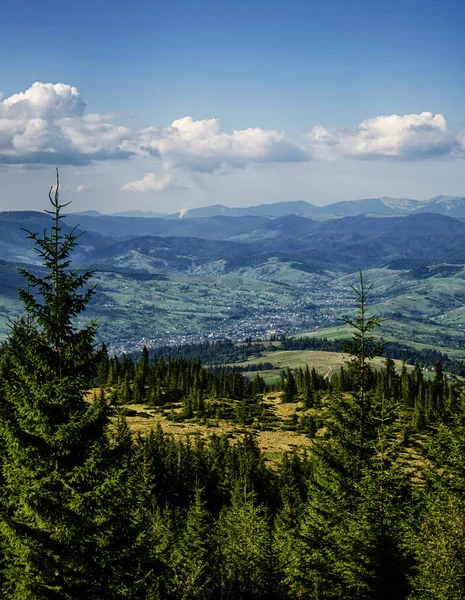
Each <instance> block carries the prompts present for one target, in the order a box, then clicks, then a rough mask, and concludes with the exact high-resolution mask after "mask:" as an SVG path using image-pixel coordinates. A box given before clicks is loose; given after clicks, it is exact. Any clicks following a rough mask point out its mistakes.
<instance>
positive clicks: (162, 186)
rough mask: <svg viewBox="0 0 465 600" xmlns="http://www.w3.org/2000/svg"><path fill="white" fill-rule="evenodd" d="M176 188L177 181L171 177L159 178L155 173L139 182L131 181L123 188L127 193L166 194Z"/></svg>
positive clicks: (146, 175)
mask: <svg viewBox="0 0 465 600" xmlns="http://www.w3.org/2000/svg"><path fill="white" fill-rule="evenodd" d="M174 186H175V180H174V178H173V177H171V175H163V177H157V176H156V175H155V174H154V173H146V174H145V175H144V177H142V179H139V180H138V181H130V182H129V183H126V185H123V187H122V188H121V189H122V190H124V191H126V192H164V191H166V190H168V189H170V188H173V187H174Z"/></svg>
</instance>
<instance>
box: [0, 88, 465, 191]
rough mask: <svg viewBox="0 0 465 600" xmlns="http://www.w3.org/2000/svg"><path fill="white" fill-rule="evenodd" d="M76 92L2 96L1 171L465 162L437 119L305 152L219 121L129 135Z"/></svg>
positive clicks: (341, 136)
mask: <svg viewBox="0 0 465 600" xmlns="http://www.w3.org/2000/svg"><path fill="white" fill-rule="evenodd" d="M85 110H86V105H85V103H84V101H83V99H82V97H81V95H80V93H79V91H78V89H77V88H75V87H73V86H70V85H68V84H65V83H40V82H36V83H34V84H33V85H32V86H31V87H30V88H29V89H27V90H26V91H24V92H20V93H18V94H14V95H12V96H10V97H8V98H3V97H2V96H0V164H2V163H3V164H19V165H25V166H27V165H29V166H30V167H31V166H34V165H41V164H53V165H63V164H69V165H88V164H91V163H93V162H96V161H104V160H110V159H129V158H133V157H142V158H154V157H155V158H157V159H158V160H159V161H160V164H161V166H162V167H163V168H164V169H165V170H167V171H169V170H172V169H181V170H185V171H191V172H198V173H201V172H213V171H220V172H221V171H222V170H224V169H231V168H240V167H245V166H247V165H250V164H260V163H285V162H305V161H308V160H312V159H323V160H324V159H334V158H338V157H352V158H362V159H373V158H378V159H398V160H409V159H424V158H430V157H442V156H464V155H465V132H460V133H458V134H457V133H454V132H453V131H452V130H451V129H450V128H449V127H448V126H447V123H446V120H445V118H444V116H443V115H441V114H433V113H431V112H423V113H421V114H410V115H403V116H399V115H389V116H379V117H375V118H373V119H368V120H366V121H363V122H362V123H361V124H360V125H359V126H358V127H357V128H355V129H354V130H348V129H330V128H324V127H321V126H317V127H314V128H313V129H312V130H311V131H310V132H309V133H307V134H306V135H304V136H303V138H304V142H303V144H302V145H300V146H299V145H297V144H294V143H291V142H290V141H289V140H287V139H286V137H285V135H284V133H282V132H279V131H276V130H274V129H269V130H266V129H261V128H259V127H255V128H248V129H237V130H234V131H232V132H225V131H223V130H222V129H221V126H220V122H219V121H218V119H203V120H194V119H193V118H192V117H190V116H187V117H183V118H181V119H177V120H175V121H173V122H172V124H171V125H170V126H169V127H147V128H144V129H142V130H136V129H131V128H129V127H127V126H124V125H123V124H121V123H118V122H116V119H115V117H112V116H109V115H105V114H92V113H88V114H86V113H85ZM168 180H169V177H168V176H165V177H162V178H158V177H156V176H155V175H153V174H150V173H149V174H147V175H146V177H144V179H142V180H141V181H139V182H130V183H128V184H127V186H129V187H127V186H124V189H133V190H136V189H137V190H143V189H148V190H150V191H163V190H165V189H167V187H172V185H173V184H172V181H168Z"/></svg>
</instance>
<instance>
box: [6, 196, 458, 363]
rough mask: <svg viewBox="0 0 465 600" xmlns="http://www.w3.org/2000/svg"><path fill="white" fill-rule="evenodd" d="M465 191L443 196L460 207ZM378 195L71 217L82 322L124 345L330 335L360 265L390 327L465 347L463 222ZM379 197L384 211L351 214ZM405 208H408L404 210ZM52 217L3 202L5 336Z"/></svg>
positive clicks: (375, 307)
mask: <svg viewBox="0 0 465 600" xmlns="http://www.w3.org/2000/svg"><path fill="white" fill-rule="evenodd" d="M391 200H392V199H391ZM459 200H460V201H461V200H463V199H456V200H455V202H449V203H448V204H447V203H445V201H444V200H443V201H442V205H441V202H439V200H438V201H436V202H435V206H436V207H437V206H446V208H447V206H449V207H450V206H453V207H454V210H455V211H456V212H457V210H459V207H460V206H461V204H460V202H459ZM384 201H385V202H387V200H386V199H385V200H384ZM412 202H413V201H412ZM367 203H368V201H357V202H354V203H350V202H349V203H339V204H340V205H341V206H342V208H343V210H342V208H341V207H340V206H339V205H338V206H339V207H338V206H336V205H331V206H333V208H334V210H336V211H339V212H342V213H348V214H351V215H352V216H346V217H344V216H342V217H339V216H337V217H336V218H329V216H328V215H327V216H328V218H326V219H325V220H315V219H314V218H312V217H309V216H308V211H307V213H305V214H306V215H307V216H303V215H302V214H282V213H283V212H285V207H284V206H283V205H280V206H275V207H274V211H275V213H280V214H279V215H278V216H265V215H266V213H269V212H270V207H272V206H273V205H262V207H252V209H254V210H251V211H250V212H251V213H252V214H250V213H247V209H241V212H240V214H238V215H237V216H228V215H227V214H225V212H226V213H227V212H228V211H223V213H221V211H220V210H219V209H218V208H217V207H216V208H215V207H211V211H210V213H208V211H206V210H204V209H198V210H197V211H192V214H188V215H185V217H184V218H182V219H180V218H175V216H173V215H172V216H168V217H163V218H161V217H160V216H156V217H153V218H142V217H133V216H130V217H129V216H128V217H122V216H105V215H100V216H98V215H97V216H96V215H95V214H90V215H89V214H84V215H72V214H71V215H68V216H67V217H66V219H65V221H64V223H66V224H67V227H68V230H69V228H70V227H74V226H77V225H78V224H79V229H78V230H80V228H81V227H82V229H83V230H86V233H85V234H84V236H83V237H81V240H80V241H81V243H80V245H79V246H78V248H77V250H76V252H75V253H74V255H73V260H74V261H75V262H76V264H77V265H79V267H80V268H85V269H90V270H92V271H93V281H92V284H93V285H94V286H95V295H94V296H93V298H92V300H91V303H90V305H89V308H88V311H87V312H86V316H85V318H82V321H81V323H82V324H84V323H87V322H89V321H90V320H93V319H97V322H98V325H99V330H98V334H97V339H98V341H103V340H105V342H106V343H107V344H108V346H109V348H110V350H111V351H114V352H118V353H120V352H130V351H133V350H137V349H140V348H141V347H142V346H143V345H144V344H146V345H148V346H150V347H153V346H162V345H167V344H168V345H180V344H188V343H195V342H198V341H203V340H220V339H225V338H231V339H233V340H237V341H240V340H243V339H246V338H252V339H268V338H269V337H273V336H281V335H287V336H289V335H291V336H295V335H301V334H311V335H318V336H320V335H321V336H325V335H326V331H327V329H328V328H330V330H331V328H334V327H336V328H337V327H338V326H339V325H340V321H339V319H340V318H341V316H343V315H345V314H348V313H350V311H351V310H352V306H353V305H352V298H351V285H354V283H355V282H356V279H357V277H358V269H359V268H360V269H362V270H363V273H364V277H365V281H366V282H367V283H368V284H369V285H372V290H371V294H370V309H371V311H372V312H373V313H374V314H377V315H378V316H379V317H381V318H383V325H382V328H381V333H380V335H382V337H383V338H384V339H386V340H396V341H399V342H401V343H406V344H409V345H414V346H415V345H416V346H417V347H419V348H422V347H435V348H437V349H440V350H442V351H444V352H447V353H448V354H449V355H450V356H451V357H454V358H461V357H462V354H463V350H462V349H463V346H464V331H465V303H464V298H465V223H463V222H461V221H460V220H459V219H457V218H451V217H450V216H447V215H446V214H438V213H425V212H421V211H420V210H419V208H418V206H417V207H416V209H415V210H414V211H413V209H412V206H413V207H414V208H415V205H412V204H408V203H406V202H403V203H402V202H400V201H399V202H397V203H394V202H393V201H391V202H390V204H389V202H388V203H387V204H383V202H381V201H380V202H377V203H374V201H373V202H371V203H369V205H368V204H367ZM288 204H289V206H287V210H288V211H289V210H293V209H296V208H297V209H299V210H300V211H301V212H302V211H303V209H305V210H306V207H305V206H304V205H306V203H303V204H302V203H300V204H299V203H297V205H296V203H288ZM375 205H376V206H378V210H381V209H380V208H379V207H380V206H381V205H382V206H384V207H385V209H383V210H384V212H381V214H376V215H374V214H372V213H370V214H369V215H367V214H352V213H356V212H357V210H362V209H366V208H367V207H368V208H370V207H371V208H372V209H375V208H376V206H375ZM422 206H423V205H422ZM386 207H387V208H386ZM393 207H394V208H393ZM405 207H407V208H408V209H409V210H410V213H408V212H405V213H401V210H403V209H405ZM420 208H421V207H420ZM394 209H395V210H394ZM417 209H418V210H417ZM328 210H329V209H328ZM389 211H390V212H391V213H392V212H393V211H394V215H390V214H388V213H389ZM218 212H220V213H221V214H218ZM445 212H447V211H446V210H445ZM449 212H450V211H449ZM411 213H412V214H411ZM208 214H210V216H207V215H208ZM454 214H455V213H454ZM46 219H47V217H46V215H42V214H41V213H34V212H10V213H0V232H1V234H2V235H1V237H0V249H1V251H2V258H3V260H2V261H1V262H0V336H1V337H2V338H5V336H6V335H7V333H8V321H9V319H12V318H15V317H16V316H18V315H19V314H20V303H19V301H18V297H17V288H18V287H20V286H21V285H22V277H21V275H19V274H18V272H17V268H18V267H27V268H28V269H32V270H34V269H38V270H39V271H40V267H38V266H37V265H35V264H34V261H35V259H34V255H33V253H32V252H31V248H30V244H29V240H28V239H27V234H26V233H25V232H24V231H22V230H21V228H23V229H27V230H33V231H35V230H40V229H42V228H43V226H44V223H45V222H46ZM192 236H194V237H192ZM336 332H337V333H336V334H335V335H336V336H337V337H341V336H342V337H343V336H344V332H343V331H342V332H341V331H340V330H339V329H337V330H336Z"/></svg>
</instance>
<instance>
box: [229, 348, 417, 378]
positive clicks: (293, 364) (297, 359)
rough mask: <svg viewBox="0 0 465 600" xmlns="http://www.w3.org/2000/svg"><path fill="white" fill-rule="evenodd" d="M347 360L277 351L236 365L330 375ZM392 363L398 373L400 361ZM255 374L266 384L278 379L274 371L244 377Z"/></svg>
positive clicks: (381, 362)
mask: <svg viewBox="0 0 465 600" xmlns="http://www.w3.org/2000/svg"><path fill="white" fill-rule="evenodd" d="M348 358H349V357H348V356H347V354H341V353H339V352H323V351H319V350H278V351H275V352H266V353H264V354H263V355H262V356H260V357H259V358H250V359H249V360H247V361H245V362H243V363H237V364H240V365H241V366H244V365H248V364H249V365H253V364H260V363H263V362H270V363H272V364H273V365H274V366H275V367H277V368H278V369H287V368H289V369H297V368H299V367H305V366H306V365H308V366H309V367H310V368H312V367H315V370H316V371H317V373H320V374H321V375H327V374H328V375H331V373H333V372H335V371H337V370H338V369H340V368H341V366H343V365H345V364H346V363H347V361H348ZM384 361H385V359H384V358H382V357H377V358H375V359H373V360H372V361H371V364H372V366H373V367H374V368H381V367H382V366H383V365H384ZM394 362H395V364H396V368H397V369H398V370H399V371H400V369H401V368H402V361H400V360H395V361H394ZM408 368H413V367H408ZM257 373H258V374H259V375H260V377H263V378H264V379H265V381H267V382H270V380H271V379H272V378H274V379H279V374H278V373H277V371H276V370H274V371H250V372H248V373H244V375H245V376H246V377H247V378H249V379H253V378H254V377H255V376H256V375H257Z"/></svg>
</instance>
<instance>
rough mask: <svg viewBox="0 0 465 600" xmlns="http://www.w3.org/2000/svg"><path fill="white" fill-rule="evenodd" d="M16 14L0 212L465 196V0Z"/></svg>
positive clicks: (7, 7)
mask: <svg viewBox="0 0 465 600" xmlns="http://www.w3.org/2000/svg"><path fill="white" fill-rule="evenodd" d="M0 10H1V13H0V14H1V17H0V57H1V58H0V94H1V95H0V210H25V209H28V210H29V209H33V210H41V209H42V208H45V207H46V203H47V193H48V188H49V187H50V185H51V184H53V182H54V177H55V167H58V168H59V170H60V179H61V182H62V186H61V191H62V199H63V200H64V201H65V200H66V201H72V209H73V210H74V211H75V212H78V211H82V210H90V209H93V210H98V211H100V212H103V213H112V212H120V211H125V210H144V211H154V212H163V213H166V212H168V213H172V212H177V211H179V210H182V209H188V208H193V207H198V206H207V205H212V204H226V205H228V206H249V205H255V204H260V203H265V202H280V201H287V200H306V201H308V202H312V203H313V204H317V205H324V204H328V203H331V202H336V201H341V200H354V199H357V198H368V197H381V196H394V197H409V198H416V199H427V198H432V197H434V196H437V195H439V194H445V195H452V196H465V179H464V176H463V173H464V165H465V162H464V161H465V69H464V65H465V43H464V41H463V40H464V33H465V3H464V2H463V1H462V0H442V1H441V2H438V0H434V1H431V0H408V1H405V0H402V1H400V0H389V1H386V0H378V1H373V0H370V1H366V0H350V1H349V0H305V1H303V0H266V1H264V0H166V1H165V0H160V1H158V0H132V1H129V0H112V1H111V2H110V1H109V0H106V1H102V0H93V1H92V2H91V1H90V0H81V1H80V2H79V3H71V2H62V1H61V2H58V1H55V0H42V1H41V2H37V1H36V0H30V1H28V2H26V1H24V0H17V1H16V2H9V3H4V4H3V5H2V7H1V9H0Z"/></svg>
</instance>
